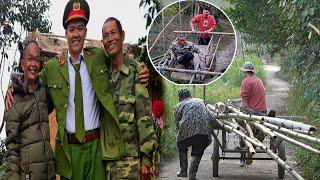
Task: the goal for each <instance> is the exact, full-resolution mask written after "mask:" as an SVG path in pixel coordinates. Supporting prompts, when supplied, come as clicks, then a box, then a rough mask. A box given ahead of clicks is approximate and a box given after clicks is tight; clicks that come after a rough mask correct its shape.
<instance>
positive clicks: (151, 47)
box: [149, 5, 189, 52]
mask: <svg viewBox="0 0 320 180" xmlns="http://www.w3.org/2000/svg"><path fill="white" fill-rule="evenodd" d="M187 7H189V5H188V6H186V7H184V8H183V9H181V11H183V10H185V9H186V8H187ZM178 14H179V12H178V13H177V14H175V15H174V16H173V17H172V18H171V19H170V21H169V22H168V23H167V25H166V26H165V27H164V28H163V29H162V30H161V31H160V33H159V35H158V36H157V38H156V39H155V40H154V42H153V44H152V45H151V46H150V48H149V52H150V51H151V50H152V49H153V47H154V45H155V44H156V42H157V41H158V40H159V38H160V36H161V35H162V33H163V31H164V30H165V29H166V28H167V27H168V26H169V24H170V23H171V22H172V21H173V20H174V18H175V17H176V16H177V15H178Z"/></svg>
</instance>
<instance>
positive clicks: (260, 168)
mask: <svg viewBox="0 0 320 180" xmlns="http://www.w3.org/2000/svg"><path fill="white" fill-rule="evenodd" d="M279 70H280V67H279V66H274V65H265V71H266V90H267V97H266V99H267V104H268V109H275V110H276V111H277V115H282V114H283V110H284V108H285V105H286V101H287V96H288V94H287V92H288V90H289V88H288V84H287V83H286V82H285V81H283V80H281V79H279V78H277V77H276V76H275V73H276V72H277V71H279ZM218 136H219V137H220V138H221V133H219V135H218ZM227 141H228V144H229V146H231V147H232V146H233V147H234V146H236V145H238V143H237V142H238V139H237V137H235V136H234V135H233V134H230V135H229V137H228V136H227ZM264 142H265V144H266V145H268V144H269V143H268V142H269V141H268V140H265V141H264ZM286 150H287V152H286V155H287V159H288V160H287V162H289V164H291V165H292V164H293V165H294V163H295V162H294V161H293V160H292V148H291V147H289V146H287V147H286ZM212 151H213V143H211V145H210V146H209V147H208V148H207V149H206V151H205V153H204V155H203V157H202V160H201V163H200V166H199V171H198V173H197V177H198V179H200V180H206V179H220V180H222V179H223V180H232V179H250V180H262V179H266V180H270V179H278V171H277V163H276V162H274V161H271V160H268V161H264V160H262V161H253V163H252V165H250V166H245V167H244V168H240V167H239V160H220V163H219V178H213V177H212V161H211V156H212ZM220 154H221V153H220ZM227 155H228V156H232V157H239V154H227ZM188 157H189V164H190V160H191V159H190V154H189V155H188ZM256 157H268V156H267V155H266V154H257V155H256ZM179 168H180V166H179V158H178V155H176V156H175V158H173V159H171V160H169V161H168V162H165V163H164V164H163V166H162V168H161V169H160V178H159V179H187V178H177V177H176V173H177V172H178V171H179ZM285 179H294V178H293V176H292V175H291V174H289V173H288V172H286V175H285Z"/></svg>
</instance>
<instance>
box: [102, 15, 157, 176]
mask: <svg viewBox="0 0 320 180" xmlns="http://www.w3.org/2000/svg"><path fill="white" fill-rule="evenodd" d="M124 38H125V32H124V31H123V29H122V26H121V23H120V21H119V20H118V19H116V18H114V17H109V18H108V19H107V20H106V21H105V23H104V24H103V27H102V40H101V42H102V43H103V46H104V49H105V51H106V53H107V54H108V55H109V56H110V57H111V63H110V67H109V71H108V75H109V83H110V87H111V91H112V92H113V101H114V102H115V106H116V110H117V113H118V115H119V123H120V130H121V132H122V134H123V139H124V145H125V146H124V148H125V153H124V157H122V158H121V159H120V160H117V161H108V163H107V172H108V173H109V175H108V176H110V179H115V180H116V179H137V180H139V179H140V176H141V177H142V176H143V178H142V179H150V178H151V177H152V178H155V176H153V175H154V171H153V170H152V169H151V168H152V167H153V158H154V157H153V156H154V153H155V151H156V149H157V137H156V133H155V131H154V127H153V122H152V119H151V109H150V100H149V95H148V90H147V88H146V87H145V86H144V85H143V84H141V83H140V81H139V77H138V75H139V72H140V65H139V63H138V62H137V61H135V60H134V59H132V58H130V57H129V56H128V55H126V54H124V53H123V41H124Z"/></svg>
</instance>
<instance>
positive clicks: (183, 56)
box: [147, 0, 237, 84]
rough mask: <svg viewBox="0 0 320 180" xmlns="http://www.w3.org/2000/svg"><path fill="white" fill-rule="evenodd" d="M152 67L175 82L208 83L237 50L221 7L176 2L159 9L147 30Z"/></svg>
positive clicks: (233, 34) (233, 35)
mask: <svg viewBox="0 0 320 180" xmlns="http://www.w3.org/2000/svg"><path fill="white" fill-rule="evenodd" d="M147 42H148V47H147V48H148V54H149V58H150V61H151V62H152V64H153V66H154V68H155V69H156V70H157V71H158V73H160V74H161V75H162V76H163V77H164V78H166V79H167V80H169V81H171V82H173V83H176V84H208V83H211V82H213V81H214V80H216V79H217V78H218V77H220V76H221V75H222V74H223V73H224V72H225V71H226V70H227V69H228V67H229V65H230V64H231V61H232V60H233V58H234V55H235V53H236V44H237V43H236V34H235V30H234V27H233V25H232V22H231V21H230V19H229V18H228V16H227V15H226V14H225V13H224V12H223V10H222V9H220V8H219V7H217V6H215V5H214V4H211V3H208V2H206V1H194V0H187V1H178V2H175V3H172V4H170V5H168V6H166V7H165V8H164V9H162V10H161V11H160V12H159V13H158V14H157V16H156V18H155V19H154V20H153V22H152V24H151V28H150V29H149V33H148V40H147Z"/></svg>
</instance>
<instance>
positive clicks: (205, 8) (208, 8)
mask: <svg viewBox="0 0 320 180" xmlns="http://www.w3.org/2000/svg"><path fill="white" fill-rule="evenodd" d="M204 10H206V11H209V13H211V11H210V7H209V6H206V7H204V8H203V10H202V11H204Z"/></svg>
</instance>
